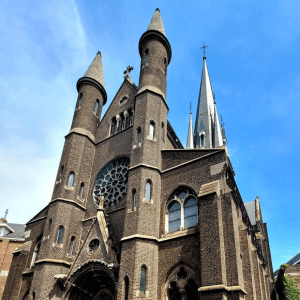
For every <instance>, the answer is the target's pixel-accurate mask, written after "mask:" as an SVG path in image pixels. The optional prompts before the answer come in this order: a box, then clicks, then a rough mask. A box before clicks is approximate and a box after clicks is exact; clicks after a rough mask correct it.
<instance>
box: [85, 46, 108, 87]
mask: <svg viewBox="0 0 300 300" xmlns="http://www.w3.org/2000/svg"><path fill="white" fill-rule="evenodd" d="M83 77H89V78H92V79H95V80H97V81H98V82H99V83H101V84H102V86H103V87H104V76H103V68H102V55H101V52H100V51H98V52H97V54H96V56H95V58H94V60H93V61H92V63H91V65H90V66H89V68H88V70H87V71H86V72H85V74H84V76H83Z"/></svg>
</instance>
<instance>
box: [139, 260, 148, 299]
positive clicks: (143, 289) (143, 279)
mask: <svg viewBox="0 0 300 300" xmlns="http://www.w3.org/2000/svg"><path fill="white" fill-rule="evenodd" d="M146 280H147V269H146V267H144V266H143V267H142V268H141V279H140V292H142V293H145V292H146V283H147V282H146Z"/></svg>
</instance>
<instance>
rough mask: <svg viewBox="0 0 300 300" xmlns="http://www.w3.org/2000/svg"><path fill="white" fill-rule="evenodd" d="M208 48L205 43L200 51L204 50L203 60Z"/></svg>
mask: <svg viewBox="0 0 300 300" xmlns="http://www.w3.org/2000/svg"><path fill="white" fill-rule="evenodd" d="M207 47H208V46H206V45H205V43H203V46H202V47H201V48H200V49H203V58H204V57H205V53H206V48H207Z"/></svg>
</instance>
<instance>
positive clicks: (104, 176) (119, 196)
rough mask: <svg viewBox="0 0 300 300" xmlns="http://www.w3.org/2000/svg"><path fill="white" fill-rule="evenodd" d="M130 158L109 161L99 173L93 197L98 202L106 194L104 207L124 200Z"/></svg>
mask: <svg viewBox="0 0 300 300" xmlns="http://www.w3.org/2000/svg"><path fill="white" fill-rule="evenodd" d="M128 168H129V159H128V158H119V159H116V160H113V161H111V162H109V163H108V164H107V165H106V166H105V167H104V168H103V169H102V171H101V172H100V173H99V174H98V176H97V178H96V180H95V184H94V189H93V199H94V202H95V204H98V203H97V202H98V201H99V198H100V197H101V196H104V199H105V201H104V207H107V206H112V205H113V204H116V203H118V202H120V201H122V200H123V199H124V198H125V197H126V194H127V184H128V174H127V172H128Z"/></svg>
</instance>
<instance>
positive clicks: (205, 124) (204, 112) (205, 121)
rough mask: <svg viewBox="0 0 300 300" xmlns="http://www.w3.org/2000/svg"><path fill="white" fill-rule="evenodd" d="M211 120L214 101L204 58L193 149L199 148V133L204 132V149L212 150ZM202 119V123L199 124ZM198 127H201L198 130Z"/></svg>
mask: <svg viewBox="0 0 300 300" xmlns="http://www.w3.org/2000/svg"><path fill="white" fill-rule="evenodd" d="M213 118H214V99H213V92H212V88H211V84H210V79H209V75H208V70H207V65H206V58H205V57H204V58H203V69H202V77H201V84H200V92H199V98H198V106H197V114H196V122H195V128H194V139H195V147H196V148H201V147H200V137H199V135H200V132H201V131H203V128H204V131H205V148H212V147H213V145H212V140H213V132H212V129H213V124H212V122H213ZM201 119H202V122H201ZM201 123H202V124H201ZM200 126H201V127H202V128H201V129H200Z"/></svg>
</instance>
